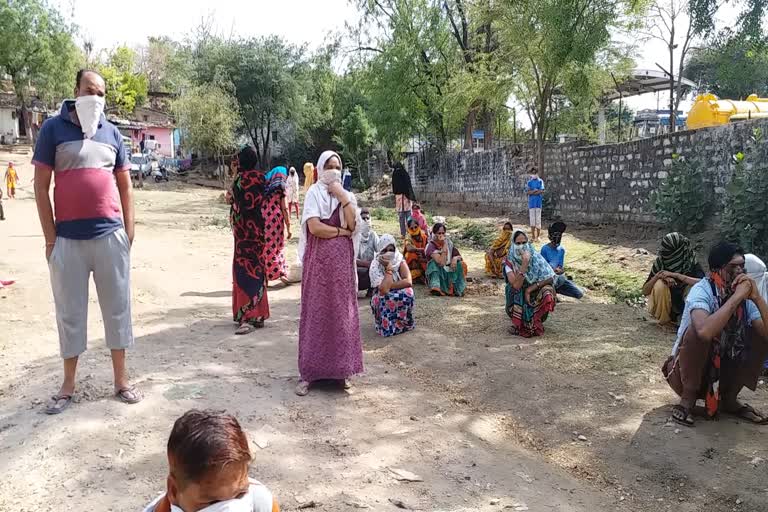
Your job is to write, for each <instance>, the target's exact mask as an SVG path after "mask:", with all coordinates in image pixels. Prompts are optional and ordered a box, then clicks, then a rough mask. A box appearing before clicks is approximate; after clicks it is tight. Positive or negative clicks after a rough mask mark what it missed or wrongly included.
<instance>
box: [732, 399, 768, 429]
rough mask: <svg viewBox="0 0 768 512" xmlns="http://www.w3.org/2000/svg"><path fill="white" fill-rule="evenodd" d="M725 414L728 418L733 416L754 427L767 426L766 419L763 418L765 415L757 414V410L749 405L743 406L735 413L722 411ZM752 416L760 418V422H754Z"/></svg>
mask: <svg viewBox="0 0 768 512" xmlns="http://www.w3.org/2000/svg"><path fill="white" fill-rule="evenodd" d="M724 412H725V414H727V415H729V416H735V417H736V418H739V419H742V420H745V421H748V422H750V423H752V424H755V425H766V424H768V418H766V417H765V415H763V414H761V413H759V412H757V410H756V409H755V408H754V407H752V406H751V405H749V404H744V405H742V406H741V407H739V408H738V409H736V410H735V411H724ZM750 415H752V416H757V417H758V418H762V419H761V420H755V419H754V418H752V417H751V416H750Z"/></svg>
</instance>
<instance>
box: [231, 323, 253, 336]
mask: <svg viewBox="0 0 768 512" xmlns="http://www.w3.org/2000/svg"><path fill="white" fill-rule="evenodd" d="M255 330H256V327H255V326H253V325H251V324H243V325H241V326H240V327H238V328H237V330H236V331H235V334H237V335H238V336H243V335H245V334H251V333H252V332H253V331H255Z"/></svg>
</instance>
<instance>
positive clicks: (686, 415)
mask: <svg viewBox="0 0 768 512" xmlns="http://www.w3.org/2000/svg"><path fill="white" fill-rule="evenodd" d="M672 421H674V422H675V423H679V424H680V425H683V426H684V427H692V426H694V421H693V415H692V414H691V411H690V409H688V408H686V407H683V406H682V405H680V404H678V405H676V406H674V407H672Z"/></svg>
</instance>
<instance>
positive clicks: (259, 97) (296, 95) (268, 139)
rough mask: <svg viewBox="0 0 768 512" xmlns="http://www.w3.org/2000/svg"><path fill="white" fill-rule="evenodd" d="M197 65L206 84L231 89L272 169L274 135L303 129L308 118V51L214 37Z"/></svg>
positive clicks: (275, 40) (274, 42)
mask: <svg viewBox="0 0 768 512" xmlns="http://www.w3.org/2000/svg"><path fill="white" fill-rule="evenodd" d="M197 64H198V65H197V78H198V79H199V80H201V81H202V82H203V83H218V84H230V85H231V87H232V89H233V91H234V96H235V98H236V99H237V103H238V105H239V107H240V114H241V118H242V121H243V127H244V128H245V131H246V133H247V135H248V136H249V137H250V139H251V141H252V142H253V144H254V146H255V148H256V150H257V151H258V153H259V158H260V160H261V165H262V166H263V167H264V168H268V167H270V166H271V163H272V147H273V143H274V141H273V131H274V130H276V129H277V128H278V127H280V126H284V125H285V124H286V123H290V124H299V122H300V120H301V116H302V115H303V108H302V107H303V102H302V97H301V91H302V88H301V86H302V81H301V78H302V76H303V72H304V69H303V68H304V66H305V65H306V63H305V62H304V60H303V50H302V49H301V48H297V47H295V46H293V45H290V44H288V43H286V42H285V41H284V40H283V39H281V38H279V37H277V36H272V37H267V38H261V39H242V40H235V41H227V40H223V39H221V38H216V37H209V38H208V39H207V40H206V41H205V42H204V43H203V45H202V46H201V47H199V48H198V49H197Z"/></svg>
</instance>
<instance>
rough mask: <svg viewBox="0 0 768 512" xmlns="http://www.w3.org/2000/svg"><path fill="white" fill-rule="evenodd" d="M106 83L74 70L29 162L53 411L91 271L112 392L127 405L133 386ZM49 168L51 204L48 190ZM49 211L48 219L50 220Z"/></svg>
mask: <svg viewBox="0 0 768 512" xmlns="http://www.w3.org/2000/svg"><path fill="white" fill-rule="evenodd" d="M105 94H106V84H105V82H104V79H103V78H102V77H101V76H100V75H99V74H98V73H97V72H95V71H88V70H82V71H80V72H78V74H77V79H76V87H75V96H76V97H77V99H76V100H74V101H72V100H69V101H65V102H64V103H63V104H62V106H61V112H60V113H59V115H57V116H55V117H52V118H50V119H48V120H47V121H46V122H45V124H43V126H42V128H41V129H40V133H39V135H38V139H37V145H36V146H35V153H34V156H33V160H32V163H33V165H34V166H35V200H36V202H37V212H38V215H39V217H40V224H41V225H42V228H43V235H44V236H45V257H46V259H47V260H48V267H49V269H50V273H51V287H52V288H53V299H54V303H55V306H56V322H57V324H58V328H59V348H60V352H61V358H62V359H63V360H64V382H63V384H62V385H61V388H60V389H59V391H58V393H56V395H54V396H53V397H52V399H51V402H50V404H49V405H48V407H47V408H46V410H45V412H46V413H47V414H58V413H60V412H62V411H63V410H64V409H66V408H67V407H68V406H69V405H70V404H71V402H72V396H73V395H74V392H75V374H76V371H77V360H78V357H79V356H80V355H81V354H82V353H83V352H85V350H86V346H87V331H86V329H87V326H88V281H89V280H90V275H91V273H93V279H94V281H95V283H96V291H97V293H98V296H99V304H100V306H101V311H102V316H103V319H104V330H105V336H104V337H105V341H106V345H107V347H109V348H110V349H111V355H112V368H113V371H114V383H115V395H116V396H117V398H118V399H119V400H121V401H122V402H125V403H128V404H135V403H137V402H139V401H140V400H141V398H142V396H141V393H140V392H139V391H138V390H137V389H136V388H135V387H134V386H131V385H130V384H129V382H128V375H127V371H126V368H125V351H126V349H130V348H133V346H134V339H133V330H132V324H131V289H130V270H131V245H132V243H133V234H134V219H133V212H134V210H133V194H132V190H131V174H130V172H129V171H130V168H131V164H130V161H129V160H128V159H127V157H126V150H125V145H124V143H123V138H122V136H121V135H120V132H118V131H117V128H116V127H115V126H114V125H113V124H111V123H110V122H108V121H107V119H106V118H105V117H104V113H103V112H104V96H105ZM54 173H55V175H56V189H55V191H54V205H53V206H52V205H51V200H50V197H49V195H48V191H49V189H50V186H51V177H52V176H53V175H54ZM54 215H55V221H54Z"/></svg>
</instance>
